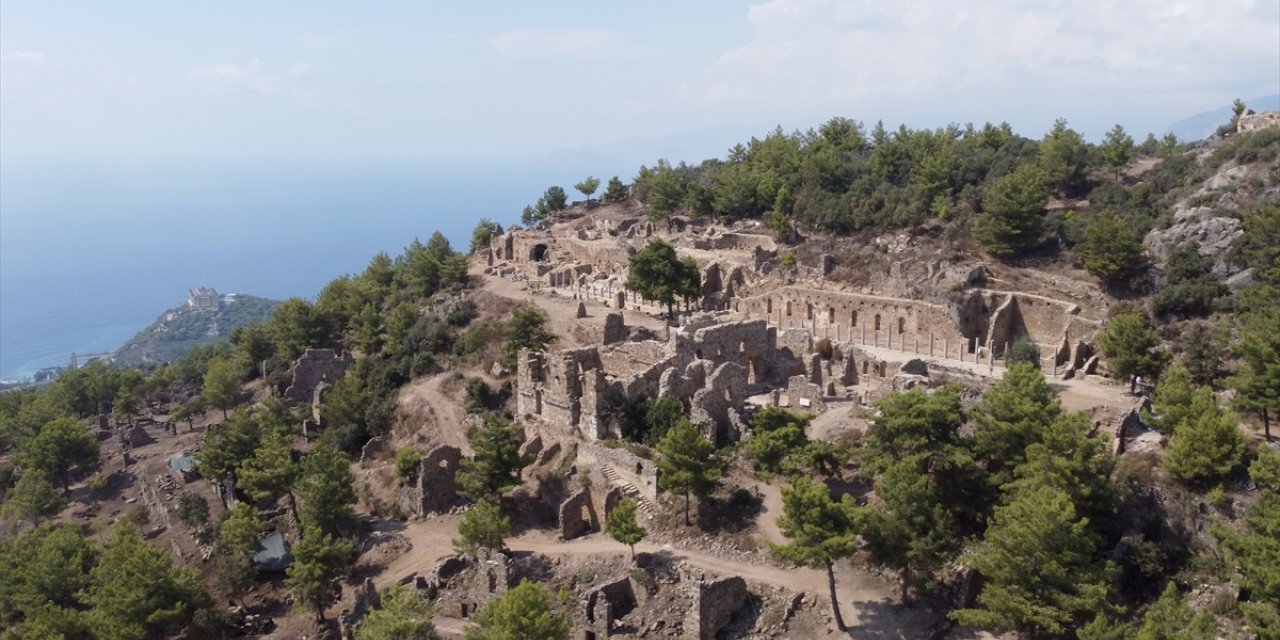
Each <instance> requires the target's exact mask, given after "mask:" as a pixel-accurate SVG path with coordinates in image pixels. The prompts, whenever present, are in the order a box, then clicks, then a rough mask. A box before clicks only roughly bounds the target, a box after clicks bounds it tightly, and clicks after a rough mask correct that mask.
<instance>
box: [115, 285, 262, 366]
mask: <svg viewBox="0 0 1280 640" xmlns="http://www.w3.org/2000/svg"><path fill="white" fill-rule="evenodd" d="M278 304H280V302H279V301H278V300H268V299H266V298H258V297H255V296H249V295H243V294H228V295H224V296H222V300H221V303H220V304H219V307H218V309H217V310H216V311H214V310H210V309H193V308H191V307H190V306H188V305H186V304H184V305H182V306H178V307H174V308H172V309H169V310H168V311H165V312H164V313H162V314H160V317H158V318H156V321H155V322H152V323H151V324H150V325H148V326H147V328H145V329H143V330H141V331H139V332H138V333H137V334H136V335H134V336H133V337H132V338H130V339H129V340H128V341H127V342H125V343H124V344H122V345H120V347H119V348H118V349H116V351H115V354H114V356H113V358H114V360H115V362H116V364H117V365H119V366H121V367H132V366H137V365H140V364H150V363H159V362H171V361H174V360H177V359H178V358H181V357H182V356H184V355H186V353H187V352H188V351H190V350H191V349H192V348H194V347H198V346H201V345H206V344H211V343H214V342H217V341H219V340H223V339H225V338H227V337H228V336H230V335H231V332H233V331H235V330H236V329H239V328H240V327H244V326H248V325H251V324H255V323H259V322H263V321H265V320H266V319H267V318H268V317H270V316H271V311H272V310H273V309H275V308H276V305H278Z"/></svg>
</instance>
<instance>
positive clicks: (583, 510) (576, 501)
mask: <svg viewBox="0 0 1280 640" xmlns="http://www.w3.org/2000/svg"><path fill="white" fill-rule="evenodd" d="M558 516H559V517H558V521H559V524H560V539H561V540H572V539H574V538H576V537H578V536H583V535H586V534H588V533H593V532H596V531H599V530H600V518H599V517H598V516H597V515H596V509H595V505H594V504H592V499H591V490H590V489H585V488H584V489H581V490H579V491H578V492H577V493H575V494H573V495H571V496H569V497H568V498H567V499H566V500H565V501H564V502H562V503H560V511H559V514H558Z"/></svg>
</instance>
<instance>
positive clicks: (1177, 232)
mask: <svg viewBox="0 0 1280 640" xmlns="http://www.w3.org/2000/svg"><path fill="white" fill-rule="evenodd" d="M1173 219H1174V223H1173V226H1171V227H1169V228H1168V229H1165V230H1163V231H1152V232H1151V233H1148V234H1147V237H1146V239H1145V240H1144V241H1143V245H1144V246H1145V247H1146V249H1147V251H1148V253H1150V254H1151V257H1152V258H1153V259H1154V260H1155V262H1156V264H1159V265H1163V264H1164V263H1165V261H1166V260H1168V258H1169V252H1170V251H1171V250H1172V249H1173V248H1174V247H1175V246H1177V245H1179V244H1181V243H1183V242H1186V241H1188V240H1189V241H1191V242H1194V243H1195V244H1196V246H1198V247H1199V249H1200V255H1203V256H1205V257H1208V258H1212V259H1213V260H1214V266H1213V274H1214V275H1215V276H1217V277H1219V278H1225V277H1228V276H1231V275H1233V274H1235V273H1236V268H1234V267H1233V266H1232V265H1231V264H1230V263H1229V262H1228V261H1227V260H1226V254H1227V252H1228V251H1229V250H1230V249H1231V245H1232V243H1234V242H1235V240H1236V238H1239V237H1240V236H1241V235H1242V234H1243V233H1244V230H1243V229H1241V228H1240V221H1239V220H1237V219H1236V218H1231V217H1227V216H1224V215H1220V214H1219V213H1218V212H1217V211H1216V210H1214V209H1211V208H1209V207H1193V208H1190V209H1180V210H1178V211H1176V212H1175V213H1174V214H1173Z"/></svg>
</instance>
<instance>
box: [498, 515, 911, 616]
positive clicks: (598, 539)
mask: <svg viewBox="0 0 1280 640" xmlns="http://www.w3.org/2000/svg"><path fill="white" fill-rule="evenodd" d="M507 546H508V547H509V548H510V549H511V550H512V551H528V552H532V553H539V554H543V555H548V556H555V555H619V556H622V555H626V554H627V553H628V552H627V548H626V547H625V546H623V545H621V544H619V543H618V542H616V541H615V540H612V539H610V538H609V537H607V536H605V535H603V534H593V535H590V536H585V537H582V538H576V539H574V540H569V541H562V540H558V539H556V538H554V537H552V536H550V535H548V534H546V533H545V532H541V531H535V532H531V533H527V534H525V535H522V536H520V537H518V538H513V539H512V540H509V541H508V542H507ZM636 551H637V552H644V553H661V554H665V555H667V556H668V557H670V558H671V559H673V560H680V561H683V562H685V563H687V564H689V565H690V566H694V567H697V568H699V569H704V570H706V571H710V572H712V573H716V574H719V575H724V576H740V577H742V578H743V579H746V580H749V581H752V582H762V583H765V584H771V585H775V586H780V587H785V588H787V589H791V590H793V591H804V592H809V593H812V594H815V595H817V596H818V597H820V598H822V599H823V600H822V601H823V602H825V601H826V598H827V592H826V586H827V576H826V573H825V572H822V571H818V570H816V569H809V568H806V567H796V568H779V567H772V566H768V565H759V564H751V563H746V562H741V561H738V560H731V559H727V558H721V557H718V556H713V555H710V554H707V553H703V552H701V551H696V550H691V549H678V548H675V547H673V546H671V545H657V544H653V543H649V542H641V543H639V544H637V545H636ZM836 573H837V575H836V592H837V595H838V598H839V600H840V610H841V612H842V613H844V615H845V619H846V621H848V622H849V623H850V624H851V625H852V624H857V622H858V609H859V607H858V604H859V603H866V602H884V601H890V600H893V599H894V598H895V597H896V594H897V591H896V589H895V587H894V586H893V585H891V584H888V583H886V582H884V581H882V580H880V579H879V578H876V577H874V576H871V575H869V574H866V573H863V572H861V571H857V570H855V569H853V568H852V567H851V566H849V565H848V564H847V563H841V566H840V567H839V568H838V570H837V572H836Z"/></svg>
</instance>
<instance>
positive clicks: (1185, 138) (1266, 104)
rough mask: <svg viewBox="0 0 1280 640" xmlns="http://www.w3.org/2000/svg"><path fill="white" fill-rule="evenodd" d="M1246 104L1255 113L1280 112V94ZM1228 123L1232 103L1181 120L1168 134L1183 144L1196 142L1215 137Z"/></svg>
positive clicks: (1170, 128) (1172, 126)
mask: <svg viewBox="0 0 1280 640" xmlns="http://www.w3.org/2000/svg"><path fill="white" fill-rule="evenodd" d="M1244 103H1245V104H1246V105H1248V107H1249V108H1250V109H1253V110H1254V111H1280V94H1276V95H1270V96H1264V97H1261V98H1254V99H1252V100H1245V101H1244ZM1228 122H1231V103H1227V104H1225V105H1222V106H1221V107H1218V108H1217V109H1213V110H1212V111H1205V112H1204V113H1197V114H1196V115H1194V116H1191V117H1190V118H1185V119H1183V120H1179V121H1177V122H1175V123H1173V124H1171V125H1169V128H1168V129H1167V132H1169V133H1172V134H1173V135H1175V136H1178V140H1181V141H1182V142H1195V141H1196V140H1201V139H1203V138H1207V137H1209V136H1211V135H1213V132H1214V131H1217V130H1218V127H1221V126H1222V125H1224V124H1227V123H1228Z"/></svg>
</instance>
